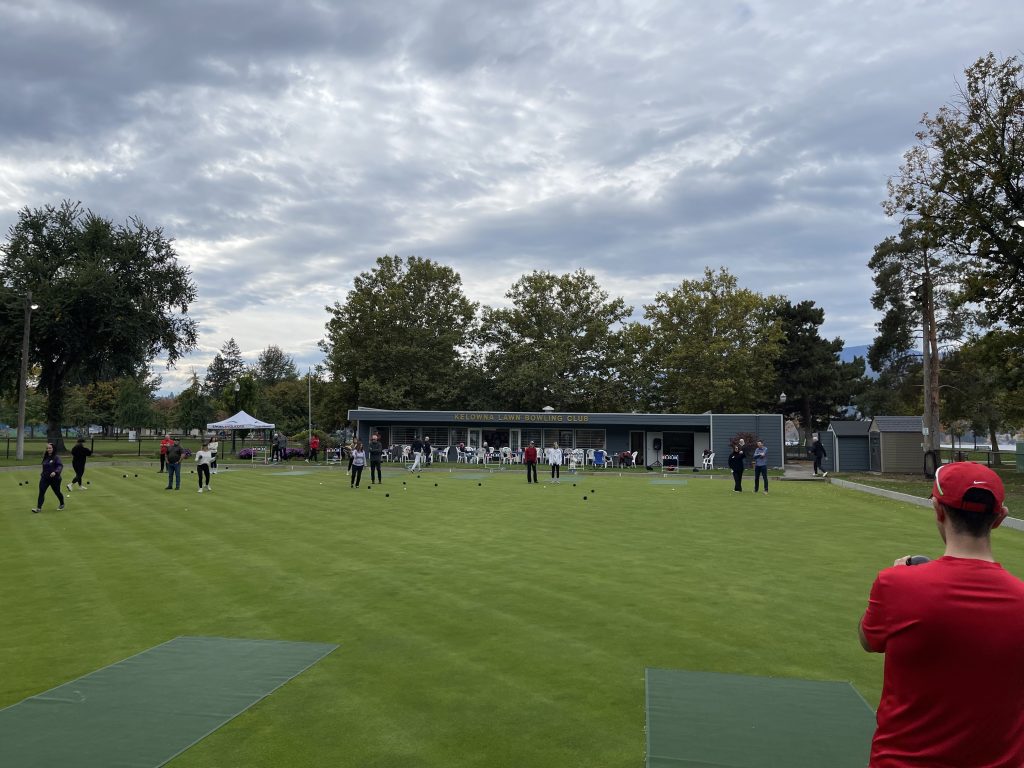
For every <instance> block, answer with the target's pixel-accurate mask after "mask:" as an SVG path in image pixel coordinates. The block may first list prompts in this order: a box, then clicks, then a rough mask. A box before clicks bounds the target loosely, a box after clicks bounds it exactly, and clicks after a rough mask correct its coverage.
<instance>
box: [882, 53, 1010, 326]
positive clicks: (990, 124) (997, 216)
mask: <svg viewBox="0 0 1024 768" xmlns="http://www.w3.org/2000/svg"><path fill="white" fill-rule="evenodd" d="M965 75H966V81H965V82H964V83H963V85H962V86H961V87H960V89H959V93H958V95H957V97H956V98H955V99H954V100H953V101H952V103H950V104H947V105H945V106H943V107H941V108H940V109H939V110H938V112H936V114H935V115H934V116H929V115H925V116H924V117H923V118H922V120H921V126H922V127H921V130H920V131H919V132H918V134H917V139H918V143H917V145H916V146H915V147H914V148H912V149H911V150H910V152H908V153H907V155H906V162H905V163H904V165H903V167H902V168H901V170H900V173H899V175H898V176H897V177H896V178H895V179H893V181H892V182H891V183H890V187H889V201H888V204H887V211H888V212H889V213H890V214H891V215H897V216H904V215H905V214H906V213H908V212H913V213H917V214H921V215H923V216H926V217H928V218H930V219H931V221H932V222H933V224H934V226H935V227H936V228H937V229H938V230H939V231H940V232H941V234H942V238H943V240H944V242H945V244H946V246H947V247H948V248H949V249H950V250H953V251H955V252H956V253H957V254H958V255H960V256H961V257H965V259H966V260H965V261H964V266H965V269H964V272H963V278H964V289H965V294H966V298H967V299H969V300H973V301H978V302H980V303H981V304H982V305H983V306H984V307H985V309H986V310H987V314H988V318H987V319H988V320H989V321H990V322H995V321H1004V322H1009V323H1010V324H1011V325H1013V326H1015V327H1017V328H1020V327H1022V325H1024V228H1022V227H1020V226H1018V225H1017V222H1018V221H1021V220H1022V219H1024V64H1022V62H1021V61H1020V59H1018V58H1017V57H1015V56H1011V57H1010V58H1008V59H1006V60H1004V61H1000V60H998V59H997V58H996V57H995V55H993V54H991V53H990V54H988V55H987V56H984V57H982V58H980V59H978V60H977V61H976V62H975V63H974V64H972V65H971V66H970V67H969V68H968V69H967V70H966V72H965ZM967 257H969V258H967Z"/></svg>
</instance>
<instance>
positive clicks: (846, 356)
mask: <svg viewBox="0 0 1024 768" xmlns="http://www.w3.org/2000/svg"><path fill="white" fill-rule="evenodd" d="M869 346H870V345H868V344H862V345H860V346H859V347H843V351H842V352H840V353H839V359H840V360H842V361H843V362H844V363H852V362H853V358H855V357H863V358H864V362H865V363H866V362H867V359H868V347H869ZM868 370H869V371H870V369H868Z"/></svg>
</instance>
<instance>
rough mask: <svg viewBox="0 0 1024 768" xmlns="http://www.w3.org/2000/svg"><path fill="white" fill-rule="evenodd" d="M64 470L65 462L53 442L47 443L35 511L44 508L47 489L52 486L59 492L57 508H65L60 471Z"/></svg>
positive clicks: (56, 492)
mask: <svg viewBox="0 0 1024 768" xmlns="http://www.w3.org/2000/svg"><path fill="white" fill-rule="evenodd" d="M63 471H64V462H62V461H61V460H60V456H58V455H57V451H56V450H54V447H53V443H47V444H46V452H45V453H44V454H43V471H42V473H40V475H39V499H38V500H37V501H36V505H35V507H33V508H32V511H33V512H40V511H41V510H42V509H43V500H44V498H45V497H46V489H47V488H50V489H52V490H53V492H54V493H55V494H57V501H58V502H59V503H60V506H58V507H57V509H64V494H63V493H61V492H60V473H61V472H63Z"/></svg>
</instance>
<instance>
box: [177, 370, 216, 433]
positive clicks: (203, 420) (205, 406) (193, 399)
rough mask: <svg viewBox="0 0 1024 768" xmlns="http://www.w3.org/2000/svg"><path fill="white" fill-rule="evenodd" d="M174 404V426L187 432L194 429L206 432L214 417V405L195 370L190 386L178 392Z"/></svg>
mask: <svg viewBox="0 0 1024 768" xmlns="http://www.w3.org/2000/svg"><path fill="white" fill-rule="evenodd" d="M174 406H175V407H174V412H173V415H172V416H171V420H172V422H173V424H174V426H177V427H178V428H179V429H182V430H184V431H185V432H188V431H190V430H193V429H199V430H202V431H203V432H205V430H206V425H207V424H209V423H210V421H211V420H212V419H213V405H212V404H211V403H210V398H209V397H208V396H207V394H206V392H205V391H204V388H203V385H202V383H201V382H200V381H199V376H198V375H196V372H195V371H194V370H193V371H192V378H191V379H190V380H189V384H188V386H187V387H186V388H185V389H183V390H182V391H181V392H179V393H178V397H177V399H176V400H175V403H174Z"/></svg>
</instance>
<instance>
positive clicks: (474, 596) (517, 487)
mask: <svg viewBox="0 0 1024 768" xmlns="http://www.w3.org/2000/svg"><path fill="white" fill-rule="evenodd" d="M187 472H188V469H186V475H185V483H184V484H183V486H182V490H181V491H177V492H175V491H164V490H163V485H164V482H165V481H164V476H162V475H157V474H156V473H155V472H154V471H152V470H151V469H147V470H143V469H141V467H140V468H137V473H138V474H139V477H137V478H136V477H135V474H136V470H129V469H127V468H124V467H121V468H119V467H99V466H96V467H90V469H89V471H88V473H87V474H86V478H87V479H88V480H90V481H91V486H90V490H89V491H87V492H79V491H76V492H74V493H73V494H71V496H70V498H69V501H68V507H67V509H66V510H65V511H63V512H57V511H56V503H55V500H54V499H53V498H52V497H50V498H48V499H47V502H46V506H45V508H44V511H43V513H42V514H39V515H32V514H30V513H29V509H30V508H31V507H32V505H33V503H34V501H35V492H36V478H37V472H36V471H35V470H34V469H33V470H31V471H23V472H14V471H6V472H3V473H0V490H2V497H0V498H3V499H4V502H3V511H2V513H0V540H2V542H3V545H2V546H3V557H2V558H0V605H2V607H3V608H2V610H3V614H2V615H3V621H0V647H3V649H4V653H3V654H2V655H0V707H3V706H7V705H10V704H13V703H15V702H17V701H20V700H21V699H23V698H24V697H26V696H29V695H32V694H34V693H38V692H40V691H43V690H46V689H48V688H51V687H52V686H55V685H57V684H59V683H62V682H65V681H68V680H70V679H73V678H76V677H78V676H80V675H83V674H85V673H87V672H90V671H93V670H95V669H97V668H99V667H102V666H104V665H107V664H110V663H112V662H114V661H117V660H119V659H123V658H125V657H127V656H129V655H131V654H134V653H137V652H139V651H141V650H144V649H146V648H150V647H152V646H154V645H156V644H158V643H161V642H164V641H165V640H167V639H169V638H172V637H175V636H178V635H211V636H223V637H249V638H276V639H284V640H304V641H316V642H331V643H340V644H341V647H340V648H339V649H338V650H337V651H336V652H335V653H333V654H332V655H330V656H329V657H327V658H326V659H325V660H323V661H322V662H320V663H319V664H317V665H316V666H314V667H313V668H311V669H310V670H309V671H307V672H306V673H304V674H303V675H301V676H299V677H298V678H296V679H295V680H293V681H292V682H290V683H289V684H287V685H286V686H284V687H283V688H282V689H280V690H279V691H277V692H276V693H274V694H273V695H272V696H270V697H269V698H268V699H267V700H265V701H264V702H262V703H260V704H258V705H257V706H255V707H254V708H252V709H251V710H249V711H248V712H246V713H245V714H243V715H242V716H241V717H239V718H237V719H235V720H233V721H232V722H230V723H229V724H227V725H226V726H224V727H223V728H221V729H220V730H218V731H216V732H215V733H214V734H212V735H211V736H209V737H208V738H206V739H204V740H203V741H201V742H200V743H199V744H198V745H196V746H195V747H193V748H192V749H190V750H188V751H187V752H185V753H184V754H183V755H181V756H180V757H178V758H177V759H175V760H174V761H172V763H171V765H173V766H174V767H175V768H198V767H199V766H204V767H213V766H229V765H230V766H234V765H244V766H252V767H255V766H267V767H270V766H274V768H284V767H289V766H340V767H347V766H360V767H364V766H374V767H375V768H383V767H385V766H386V767H391V766H394V767H395V768H398V767H399V766H401V768H408V767H409V766H431V767H434V766H437V767H438V768H440V767H441V766H445V767H447V766H480V767H481V768H484V767H487V768H493V767H494V766H510V767H512V766H515V767H516V768H521V767H522V766H530V767H531V768H545V767H547V766H551V767H552V768H554V767H555V766H557V767H558V768H565V766H621V767H622V768H625V767H626V766H629V767H630V768H635V767H636V766H639V765H642V764H643V750H644V705H643V672H644V667H647V666H651V667H666V668H685V669H694V670H710V671H721V672H730V673H740V674H758V675H779V676H792V677H804V678H810V679H816V680H851V681H853V683H854V684H855V685H856V686H857V688H858V689H859V690H860V691H861V692H862V693H863V694H864V695H865V697H866V698H867V700H868V701H869V702H870V703H872V704H873V705H874V704H876V703H877V701H878V696H879V692H880V685H881V675H882V658H881V657H879V656H874V655H869V654H865V653H864V652H862V651H861V650H860V647H859V645H858V643H857V639H856V624H857V620H858V619H859V617H860V615H861V613H862V611H863V609H864V606H865V602H866V599H867V593H868V589H869V587H870V584H871V581H872V579H873V578H874V575H875V573H876V571H877V570H878V569H880V568H882V567H885V566H887V565H889V564H891V563H892V561H893V559H894V558H895V557H897V556H899V555H904V554H909V553H918V552H920V553H925V554H931V555H937V554H939V553H940V552H941V546H940V542H939V540H938V538H937V536H936V534H935V530H934V527H933V526H932V525H931V523H930V517H929V515H928V512H927V510H925V509H919V508H916V507H913V506H911V505H907V504H901V503H898V502H892V501H888V500H886V499H881V498H878V497H873V496H869V495H866V494H859V493H855V492H851V491H845V490H842V489H839V488H837V487H833V486H830V485H828V484H826V483H797V482H777V481H773V483H772V486H771V495H770V496H763V495H761V496H755V495H754V494H752V493H746V494H743V495H742V496H741V495H738V494H734V493H732V492H731V491H730V488H731V482H730V481H728V480H725V479H715V480H707V479H702V478H688V477H685V476H683V477H679V478H676V479H675V484H673V483H671V482H665V481H662V478H661V477H660V475H653V474H651V473H645V472H642V471H638V472H634V473H628V472H624V473H622V474H623V476H622V477H620V476H619V473H618V472H614V471H608V472H606V473H604V474H602V475H599V476H593V477H587V478H582V479H576V480H575V482H576V483H577V486H576V487H573V485H572V483H573V482H574V480H573V479H572V478H568V477H567V478H565V479H564V480H563V483H562V484H561V485H560V486H550V485H545V484H542V485H540V486H528V485H527V484H526V482H525V477H524V475H523V474H522V470H520V469H518V468H517V469H516V470H514V471H512V472H504V473H493V474H487V473H483V472H474V471H463V472H461V473H458V472H456V473H451V474H450V473H449V472H448V471H447V470H446V469H435V470H431V471H428V472H424V473H422V476H421V477H418V478H417V477H415V476H411V475H409V474H408V473H404V472H401V471H399V470H398V469H397V468H390V469H388V470H386V473H387V474H386V476H385V485H383V486H381V487H376V488H374V489H373V490H369V491H368V490H366V489H365V488H364V489H360V490H350V489H349V487H348V480H347V476H346V475H345V473H344V470H341V469H337V468H334V469H327V468H310V467H308V466H305V465H302V464H301V463H300V464H295V465H292V466H290V467H289V468H287V470H285V471H279V470H277V469H275V468H259V469H250V468H244V469H241V468H240V469H235V470H231V471H227V472H221V473H220V474H218V475H216V476H215V477H214V488H215V493H212V494H203V495H199V494H197V493H196V492H195V487H194V485H193V484H194V481H195V477H194V475H190V474H187ZM124 474H128V477H127V478H126V477H123V475H124ZM365 479H367V477H366V476H365V475H364V480H365ZM403 480H405V481H406V483H407V485H406V486H404V487H403V485H402V481H403ZM683 481H685V482H683ZM19 482H23V483H25V482H27V483H28V485H22V486H19V485H18V483H19ZM435 483H437V485H436V486H435ZM385 493H389V494H390V496H385ZM584 495H586V496H587V497H588V499H587V500H586V501H584V500H583V496H584ZM995 546H996V551H997V556H998V557H999V558H1000V560H1001V561H1002V562H1003V563H1004V564H1005V565H1006V566H1007V567H1008V568H1010V570H1012V571H1013V572H1015V573H1018V574H1022V573H1024V534H1022V533H1020V532H1017V531H997V532H996V534H995Z"/></svg>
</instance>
